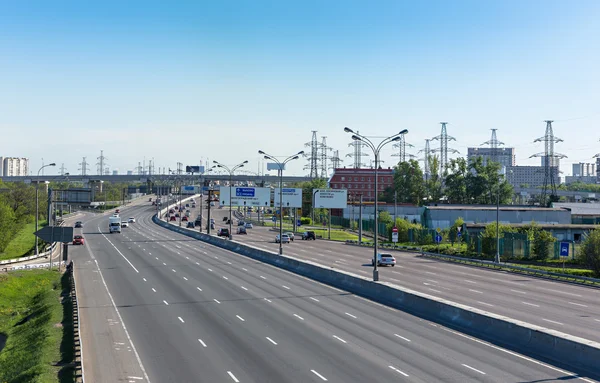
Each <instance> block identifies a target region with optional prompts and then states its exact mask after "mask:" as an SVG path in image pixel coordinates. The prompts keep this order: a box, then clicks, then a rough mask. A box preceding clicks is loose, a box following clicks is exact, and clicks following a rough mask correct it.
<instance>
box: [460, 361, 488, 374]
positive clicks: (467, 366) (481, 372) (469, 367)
mask: <svg viewBox="0 0 600 383" xmlns="http://www.w3.org/2000/svg"><path fill="white" fill-rule="evenodd" d="M463 366H465V367H466V368H468V369H470V370H473V371H476V372H478V373H480V374H481V375H485V372H483V371H480V370H478V369H476V368H473V367H471V366H469V365H466V364H464V363H463Z"/></svg>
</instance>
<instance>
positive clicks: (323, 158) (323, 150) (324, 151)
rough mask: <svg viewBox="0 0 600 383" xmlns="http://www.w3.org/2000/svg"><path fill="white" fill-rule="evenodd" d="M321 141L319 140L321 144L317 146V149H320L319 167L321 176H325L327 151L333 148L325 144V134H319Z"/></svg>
mask: <svg viewBox="0 0 600 383" xmlns="http://www.w3.org/2000/svg"><path fill="white" fill-rule="evenodd" d="M321 138H322V141H321V146H319V150H320V152H321V153H320V157H321V158H320V162H321V163H320V167H321V178H327V169H328V168H327V158H328V156H327V151H331V150H333V149H332V148H330V147H329V146H327V137H326V136H321Z"/></svg>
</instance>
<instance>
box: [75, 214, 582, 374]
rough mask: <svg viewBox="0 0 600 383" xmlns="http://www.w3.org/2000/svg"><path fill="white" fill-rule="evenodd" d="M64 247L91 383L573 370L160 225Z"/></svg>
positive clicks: (145, 223)
mask: <svg viewBox="0 0 600 383" xmlns="http://www.w3.org/2000/svg"><path fill="white" fill-rule="evenodd" d="M154 212H155V210H154V208H153V207H152V206H149V204H147V203H146V204H143V203H138V204H132V205H131V206H129V207H126V208H124V209H123V210H122V213H121V216H122V217H123V218H126V217H135V218H136V219H137V222H136V223H135V224H132V225H131V226H130V227H129V228H124V229H123V233H122V234H120V235H119V234H112V235H111V234H107V231H108V230H107V227H106V226H107V217H106V216H93V217H91V216H90V217H89V218H88V217H86V221H84V229H83V233H84V236H85V239H86V242H87V243H86V245H85V246H78V247H72V249H71V252H70V255H71V257H72V258H73V259H74V260H75V277H76V282H77V285H78V294H79V303H80V318H81V321H82V331H83V333H82V338H83V353H84V371H85V378H86V379H87V381H89V382H116V381H128V382H146V381H152V382H324V381H328V382H396V381H399V382H402V381H408V382H434V381H445V382H471V381H472V382H481V381H485V382H524V381H527V382H530V381H544V382H551V381H560V380H567V379H572V380H577V381H586V382H592V381H593V380H591V379H586V378H582V377H577V376H574V375H572V374H571V373H570V372H568V371H565V370H562V369H560V368H557V367H555V366H551V365H548V364H545V363H542V362H540V361H537V360H534V359H531V358H528V357H524V356H522V355H519V354H516V353H514V352H512V351H508V350H504V349H502V348H499V347H497V346H495V345H491V344H488V343H486V342H483V341H481V340H478V339H474V338H471V337H469V336H466V335H464V334H461V333H458V332H455V331H453V330H451V329H448V328H445V327H443V326H440V325H437V324H434V323H430V322H428V321H425V320H422V319H420V318H417V317H414V316H411V315H408V314H406V313H404V312H402V311H398V310H395V309H391V308H388V307H384V306H382V305H379V304H376V303H373V302H371V301H368V300H365V299H362V298H360V297H357V296H354V295H352V294H349V293H347V292H344V291H340V290H337V289H335V288H331V287H328V286H325V285H322V284H319V283H317V282H314V281H311V280H308V279H306V278H303V277H300V276H297V275H294V274H291V273H289V272H286V271H283V270H280V269H277V268H275V267H272V266H270V265H266V264H263V263H260V262H257V261H255V260H252V259H249V258H245V257H243V256H240V255H237V254H234V253H231V252H229V251H225V250H222V249H219V248H215V247H212V246H210V245H207V244H205V243H203V242H200V241H196V240H192V239H190V238H189V237H186V236H183V235H180V234H177V233H174V232H171V231H168V230H166V229H163V228H161V227H159V226H157V225H155V224H154V223H152V221H151V216H152V215H153V214H154Z"/></svg>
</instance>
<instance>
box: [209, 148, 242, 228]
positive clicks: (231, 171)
mask: <svg viewBox="0 0 600 383" xmlns="http://www.w3.org/2000/svg"><path fill="white" fill-rule="evenodd" d="M247 163H248V161H247V160H246V161H244V162H242V163H241V164H237V165H235V166H234V167H232V168H229V167H227V166H225V165H223V164H222V163H220V162H218V161H213V164H215V166H216V167H218V168H221V169H223V170H225V171H226V172H227V173H229V239H231V238H232V237H233V233H232V231H231V209H232V206H231V184H232V183H233V172H235V171H236V170H237V169H239V168H241V167H243V166H244V164H247Z"/></svg>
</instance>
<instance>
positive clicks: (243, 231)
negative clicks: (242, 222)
mask: <svg viewBox="0 0 600 383" xmlns="http://www.w3.org/2000/svg"><path fill="white" fill-rule="evenodd" d="M237 233H238V234H248V233H247V232H246V228H245V227H244V226H240V227H238V229H237Z"/></svg>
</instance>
